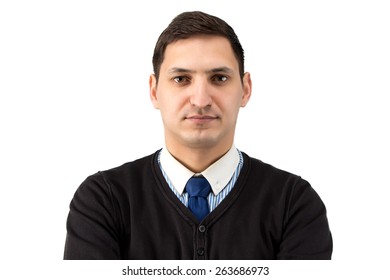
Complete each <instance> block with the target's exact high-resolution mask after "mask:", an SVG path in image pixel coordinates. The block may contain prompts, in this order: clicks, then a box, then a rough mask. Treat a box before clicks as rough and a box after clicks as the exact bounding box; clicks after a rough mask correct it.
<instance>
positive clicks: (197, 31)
mask: <svg viewBox="0 0 390 280" xmlns="http://www.w3.org/2000/svg"><path fill="white" fill-rule="evenodd" d="M196 35H215V36H221V37H225V38H226V39H228V41H229V42H230V45H231V47H232V49H233V52H234V55H235V57H236V59H237V62H238V65H239V69H240V75H241V78H242V77H243V75H244V50H243V48H242V46H241V43H240V41H239V40H238V37H237V35H236V33H235V32H234V30H233V28H232V27H230V25H228V24H227V23H226V22H225V21H223V20H222V19H220V18H218V17H215V16H212V15H209V14H206V13H203V12H199V11H195V12H185V13H182V14H180V15H178V16H177V17H175V18H174V19H173V20H172V22H171V23H170V24H169V25H168V27H167V28H166V29H165V30H164V31H163V32H162V33H161V35H160V37H159V38H158V40H157V43H156V46H155V49H154V54H153V70H154V74H155V75H156V79H157V81H158V78H159V76H160V67H161V64H162V62H163V61H164V55H165V49H166V47H167V45H169V44H171V43H173V42H175V41H178V40H181V39H187V38H190V37H192V36H196Z"/></svg>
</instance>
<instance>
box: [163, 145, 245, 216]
mask: <svg viewBox="0 0 390 280" xmlns="http://www.w3.org/2000/svg"><path fill="white" fill-rule="evenodd" d="M237 152H238V155H239V162H238V165H237V167H236V169H235V171H234V173H233V175H232V177H231V179H230V181H229V182H228V183H227V185H226V186H225V187H224V188H223V189H222V190H221V191H220V192H219V193H218V194H216V195H215V194H214V193H213V192H210V194H209V196H208V203H209V209H210V212H211V211H213V210H214V209H215V208H216V207H217V206H218V205H219V204H220V203H221V202H222V201H223V199H224V198H225V197H226V196H227V195H228V194H229V193H230V191H231V190H232V189H233V187H234V185H235V184H236V181H237V178H238V176H239V174H240V171H241V168H242V166H243V164H244V159H243V157H242V154H241V152H240V151H239V150H238V149H237ZM160 156H161V152H160V153H159V156H158V158H157V160H158V163H159V166H160V169H161V171H162V174H163V176H164V178H165V180H166V182H167V183H168V186H169V188H170V189H171V190H172V191H173V193H174V194H175V195H176V196H177V198H178V199H179V200H180V201H181V202H182V203H183V204H184V205H185V206H186V207H188V193H187V192H185V191H184V192H183V193H182V194H180V193H179V192H178V191H177V190H176V188H175V187H174V186H173V184H172V182H171V180H170V179H169V176H168V175H167V174H166V172H165V171H164V169H163V167H162V165H161V161H160Z"/></svg>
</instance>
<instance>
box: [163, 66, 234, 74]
mask: <svg viewBox="0 0 390 280" xmlns="http://www.w3.org/2000/svg"><path fill="white" fill-rule="evenodd" d="M194 72H195V71H194V70H190V69H185V68H181V67H172V68H170V69H168V73H169V74H176V73H194ZM233 72H234V71H233V70H232V69H231V68H229V67H226V66H222V67H217V68H213V69H210V70H207V71H206V73H226V74H231V73H233Z"/></svg>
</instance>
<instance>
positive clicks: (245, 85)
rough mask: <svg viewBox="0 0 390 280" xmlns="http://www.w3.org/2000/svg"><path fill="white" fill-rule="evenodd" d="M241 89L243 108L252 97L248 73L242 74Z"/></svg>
mask: <svg viewBox="0 0 390 280" xmlns="http://www.w3.org/2000/svg"><path fill="white" fill-rule="evenodd" d="M242 89H243V95H242V100H241V107H245V106H246V104H247V103H248V101H249V99H250V98H251V95H252V80H251V74H250V73H249V72H245V73H244V77H243V78H242Z"/></svg>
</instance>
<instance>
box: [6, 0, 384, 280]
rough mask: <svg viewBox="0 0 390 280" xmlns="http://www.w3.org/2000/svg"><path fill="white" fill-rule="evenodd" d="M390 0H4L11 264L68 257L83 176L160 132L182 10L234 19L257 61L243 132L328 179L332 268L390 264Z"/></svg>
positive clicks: (264, 153) (250, 149)
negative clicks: (164, 47) (162, 59)
mask: <svg viewBox="0 0 390 280" xmlns="http://www.w3.org/2000/svg"><path fill="white" fill-rule="evenodd" d="M387 3H388V1H375V0H370V1H346V0H338V1H333V0H330V1H329V0H328V1H303V0H298V1H249V0H248V1H247V0H240V1H148V0H146V1H86V0H77V1H2V2H0V94H1V95H0V125H1V126H0V132H1V137H0V141H1V142H0V175H1V181H0V187H1V195H0V215H1V216H0V218H1V233H0V234H1V238H0V242H1V243H0V245H1V249H0V256H1V263H2V267H8V268H9V269H10V271H11V272H15V271H17V270H18V269H19V268H20V266H21V265H23V266H25V265H27V263H28V264H29V265H30V266H28V267H29V269H26V270H23V271H22V272H20V271H19V272H20V273H22V274H19V276H20V275H24V276H28V275H30V276H31V275H32V273H33V271H34V272H37V271H40V272H42V270H41V269H39V267H41V265H43V264H46V265H45V266H44V267H45V269H46V270H49V271H50V268H49V267H52V270H54V269H53V267H57V268H56V269H58V266H59V267H60V269H61V267H62V266H63V264H62V263H63V261H61V259H62V254H63V247H64V241H65V234H66V228H65V223H66V217H67V214H68V206H69V203H70V200H71V198H72V196H73V194H74V192H75V191H76V189H77V187H78V186H79V184H80V183H81V182H82V181H83V180H84V179H85V178H86V177H87V176H88V175H90V174H93V173H95V172H97V171H98V170H104V169H108V168H111V167H115V166H118V165H120V164H123V163H125V162H127V161H132V160H134V159H137V158H139V157H143V156H145V155H149V154H151V153H153V152H154V151H156V150H157V149H159V148H160V147H161V146H162V144H163V130H162V124H161V120H160V116H159V112H158V111H156V110H155V109H153V107H152V105H151V103H150V100H149V89H148V79H149V74H150V73H151V72H152V63H151V58H152V53H153V49H154V44H155V42H156V40H157V37H158V36H159V34H160V33H161V32H162V30H163V29H164V28H165V27H166V26H167V25H168V24H169V22H170V21H171V20H172V18H173V17H174V16H176V15H177V14H178V13H180V12H183V11H189V10H202V11H204V12H208V13H211V14H214V15H216V16H219V17H220V18H222V19H224V20H226V21H227V22H228V23H229V24H230V25H231V26H232V27H233V28H234V29H235V31H236V33H237V35H238V37H239V38H240V41H241V43H242V45H243V47H244V49H245V55H246V70H247V71H249V72H250V73H251V75H252V80H253V94H252V99H251V101H250V103H249V104H248V106H247V107H246V108H244V109H242V110H241V113H240V117H239V121H238V127H237V133H236V141H235V144H236V146H237V147H238V148H239V149H241V150H243V151H244V152H246V153H248V154H249V155H251V156H253V157H256V158H259V159H261V160H263V161H265V162H268V163H270V164H272V165H274V166H276V167H279V168H281V169H284V170H287V171H290V172H293V173H295V174H298V175H301V176H302V177H303V178H305V179H306V180H308V181H309V182H310V183H311V184H312V186H313V187H314V189H315V190H316V191H317V192H318V193H319V195H320V196H321V198H322V199H323V201H324V202H325V204H326V206H327V209H328V219H329V223H330V227H331V230H332V233H333V238H334V253H333V260H334V261H333V264H331V265H330V266H331V267H330V269H335V268H334V267H333V268H332V265H334V266H335V267H337V270H338V272H340V270H343V269H341V268H342V267H344V270H343V273H346V274H347V275H349V274H350V275H355V273H356V275H360V273H362V272H365V273H368V272H369V271H370V273H373V272H375V273H378V274H379V275H382V276H383V275H384V274H386V271H385V270H384V269H385V267H382V265H385V264H386V263H388V261H389V257H388V252H389V251H390V246H389V236H390V229H389V228H390V227H389V217H388V216H389V213H390V209H389V198H388V196H387V195H388V193H389V192H388V191H387V189H388V188H389V187H390V184H389V174H390V172H389V160H388V159H389V156H390V149H389V142H390V133H389V120H390V113H389V105H390V104H389V103H390V101H389V100H390V99H389V97H388V96H389V94H390V51H389V50H390V16H389V15H390V9H389V6H388V4H387ZM15 260H18V262H16V264H15V262H14V261H15ZM47 264H50V265H47ZM18 265H19V266H18ZM274 265H275V266H280V265H279V264H274ZM327 266H328V267H329V265H327ZM32 267H34V269H32V270H31V268H32ZM345 267H349V269H348V270H347V271H346V270H345ZM372 268H374V269H372ZM42 269H43V268H42ZM2 272H4V271H2ZM380 272H381V273H380ZM118 273H120V271H119V272H118ZM358 273H359V274H358ZM322 274H323V273H322ZM322 274H320V275H322ZM335 275H336V274H335ZM368 275H372V274H368ZM19 276H18V275H16V274H15V275H14V277H15V279H17V278H19ZM57 278H58V277H57ZM8 279H10V278H8ZM269 279H271V278H269ZM274 279H276V278H274Z"/></svg>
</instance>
